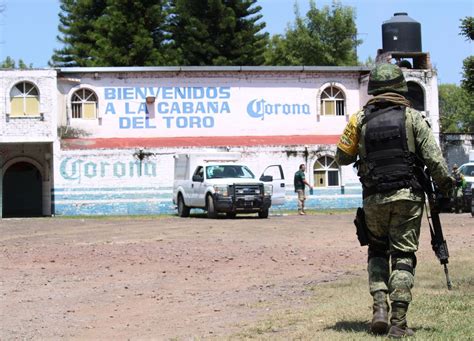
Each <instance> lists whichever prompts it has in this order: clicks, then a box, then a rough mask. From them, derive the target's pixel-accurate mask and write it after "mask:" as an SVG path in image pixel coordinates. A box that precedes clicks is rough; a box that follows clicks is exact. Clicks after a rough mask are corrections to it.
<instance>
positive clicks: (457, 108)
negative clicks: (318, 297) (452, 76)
mask: <svg viewBox="0 0 474 341" xmlns="http://www.w3.org/2000/svg"><path fill="white" fill-rule="evenodd" d="M439 111H440V120H441V122H440V123H441V132H443V133H462V132H474V99H473V98H472V96H470V94H469V93H468V92H467V91H466V90H465V89H463V88H461V87H459V86H457V85H455V84H441V85H440V86H439Z"/></svg>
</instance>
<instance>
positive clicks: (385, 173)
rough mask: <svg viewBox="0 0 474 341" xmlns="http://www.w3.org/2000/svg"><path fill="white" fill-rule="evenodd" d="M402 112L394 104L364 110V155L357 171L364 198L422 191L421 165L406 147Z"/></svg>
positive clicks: (372, 106) (370, 106)
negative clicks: (386, 193)
mask: <svg viewBox="0 0 474 341" xmlns="http://www.w3.org/2000/svg"><path fill="white" fill-rule="evenodd" d="M405 111H406V107H404V106H400V105H393V103H391V104H386V105H384V106H381V105H369V106H367V107H366V108H365V111H364V113H365V117H364V119H363V121H362V127H364V125H365V134H364V140H363V141H362V142H363V146H364V149H365V153H364V154H365V155H363V156H361V160H360V161H359V162H360V165H359V167H358V168H359V176H360V181H361V182H362V186H363V195H364V198H365V197H367V196H369V195H372V194H375V193H384V192H388V191H392V190H397V189H401V188H413V189H415V190H421V185H420V182H419V181H418V179H417V174H420V173H419V171H420V170H421V163H420V161H418V158H417V156H416V154H414V153H413V152H410V149H409V147H408V139H407V129H406V123H405ZM412 140H413V139H412ZM412 149H414V148H412ZM361 169H363V170H364V171H363V172H361V171H360V170H361Z"/></svg>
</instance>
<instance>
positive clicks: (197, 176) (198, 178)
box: [193, 175, 204, 182]
mask: <svg viewBox="0 0 474 341" xmlns="http://www.w3.org/2000/svg"><path fill="white" fill-rule="evenodd" d="M193 181H194V182H203V181H204V178H203V177H202V176H199V175H193Z"/></svg>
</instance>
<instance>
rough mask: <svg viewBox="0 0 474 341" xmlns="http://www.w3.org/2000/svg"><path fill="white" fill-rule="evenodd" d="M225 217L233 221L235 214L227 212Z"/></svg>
mask: <svg viewBox="0 0 474 341" xmlns="http://www.w3.org/2000/svg"><path fill="white" fill-rule="evenodd" d="M225 215H226V217H227V218H229V219H234V218H235V216H236V215H237V214H235V212H227V213H226V214H225Z"/></svg>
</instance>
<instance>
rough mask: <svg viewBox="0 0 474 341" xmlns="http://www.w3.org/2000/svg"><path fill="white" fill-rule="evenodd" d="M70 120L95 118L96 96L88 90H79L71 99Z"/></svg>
mask: <svg viewBox="0 0 474 341" xmlns="http://www.w3.org/2000/svg"><path fill="white" fill-rule="evenodd" d="M71 111H72V118H83V119H87V120H93V119H95V118H97V95H96V94H95V93H94V92H93V91H91V90H89V89H85V88H83V89H79V90H77V91H76V92H75V93H74V94H73V95H72V97H71Z"/></svg>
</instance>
